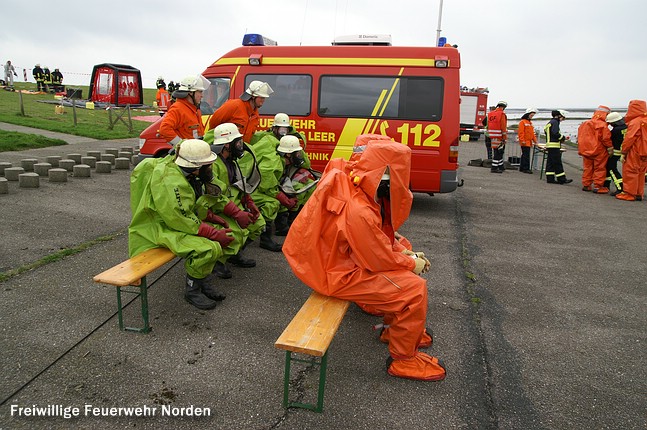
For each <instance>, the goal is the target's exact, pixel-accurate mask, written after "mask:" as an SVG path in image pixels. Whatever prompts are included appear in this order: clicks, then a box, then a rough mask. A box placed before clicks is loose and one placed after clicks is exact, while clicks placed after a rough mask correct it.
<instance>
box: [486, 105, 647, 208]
mask: <svg viewBox="0 0 647 430" xmlns="http://www.w3.org/2000/svg"><path fill="white" fill-rule="evenodd" d="M506 107H507V103H506V102H505V101H500V102H498V103H497V105H496V107H494V108H491V110H490V112H489V113H488V115H487V117H486V120H485V121H484V125H486V126H487V131H486V146H488V156H489V154H490V151H491V154H492V167H491V171H492V173H502V172H503V170H504V167H503V152H504V148H505V144H506V140H507V137H508V133H507V116H506V114H505V112H504V110H505V108H506ZM536 113H537V109H536V108H529V109H526V112H525V113H524V115H523V116H522V117H521V120H520V122H519V129H518V137H519V145H520V146H521V151H522V153H521V159H520V167H519V171H521V172H524V173H532V170H531V169H530V150H531V148H532V146H533V145H537V135H536V133H535V130H534V127H533V125H532V121H531V120H532V118H533V116H534V115H535V114H536ZM567 114H568V113H567V112H566V111H564V110H561V109H560V110H554V111H552V112H551V116H552V118H551V120H550V121H549V122H548V124H546V126H545V127H544V132H545V135H546V146H545V151H546V154H547V161H546V181H547V182H548V183H552V184H568V183H571V182H573V180H572V179H567V178H566V174H565V172H564V167H563V164H562V144H563V143H564V141H565V140H566V137H565V136H564V135H563V134H562V133H561V132H560V128H559V124H560V122H561V121H563V120H565V119H566V115H567ZM577 142H578V154H579V155H580V156H581V157H582V163H583V172H582V190H583V191H591V192H593V193H596V194H607V193H610V194H611V195H613V196H615V197H616V198H617V199H619V200H626V201H635V200H642V199H643V197H644V189H645V180H646V179H647V104H646V102H645V101H644V100H632V101H630V102H629V106H628V108H627V114H626V116H625V117H624V118H623V117H622V115H620V114H619V113H618V112H611V110H610V109H609V108H608V107H607V106H602V105H600V106H598V108H597V109H596V110H595V112H594V113H593V117H592V118H591V119H589V120H586V121H584V122H583V123H582V124H581V125H580V126H579V128H578V138H577ZM490 148H491V149H490ZM618 161H620V162H621V163H622V170H620V169H619V168H618ZM611 184H613V185H614V187H615V190H614V191H613V192H611V190H610V186H611Z"/></svg>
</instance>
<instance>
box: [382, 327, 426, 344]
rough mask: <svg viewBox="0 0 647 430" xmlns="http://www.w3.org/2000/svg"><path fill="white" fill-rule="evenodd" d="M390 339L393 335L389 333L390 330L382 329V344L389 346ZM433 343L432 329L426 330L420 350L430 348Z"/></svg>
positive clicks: (421, 340)
mask: <svg viewBox="0 0 647 430" xmlns="http://www.w3.org/2000/svg"><path fill="white" fill-rule="evenodd" d="M390 339H391V335H390V333H389V329H388V328H384V329H382V333H380V341H381V342H382V343H386V344H388V343H389V340H390ZM433 343H434V335H433V332H432V331H431V330H430V329H425V332H424V333H423V334H422V338H421V339H420V343H419V344H418V348H429V347H430V346H431V345H432V344H433Z"/></svg>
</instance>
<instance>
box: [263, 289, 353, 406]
mask: <svg viewBox="0 0 647 430" xmlns="http://www.w3.org/2000/svg"><path fill="white" fill-rule="evenodd" d="M348 305H349V302H348V301H346V300H340V299H336V298H334V297H327V296H324V295H321V294H319V293H317V292H315V291H313V292H312V294H310V297H309V298H308V300H306V302H305V303H304V304H303V306H302V307H301V309H300V310H299V312H297V314H296V315H295V316H294V318H292V321H291V322H290V324H288V326H287V327H286V328H285V330H283V333H282V334H281V336H280V337H279V338H278V339H277V341H276V342H275V343H274V346H275V347H277V348H279V349H284V350H285V351H286V352H285V379H284V385H283V407H284V408H289V407H297V408H303V409H309V410H313V411H315V412H321V411H322V410H323V398H324V388H325V385H326V366H327V361H328V347H329V346H330V342H332V339H333V337H335V334H336V333H337V329H338V328H339V324H341V321H342V319H344V315H346V310H347V309H348ZM293 354H306V355H310V356H311V357H312V358H309V359H302V358H298V356H293ZM292 361H298V362H302V363H310V364H312V365H314V366H318V367H319V390H318V394H317V404H316V405H315V404H311V403H301V402H290V401H289V390H290V365H291V363H292Z"/></svg>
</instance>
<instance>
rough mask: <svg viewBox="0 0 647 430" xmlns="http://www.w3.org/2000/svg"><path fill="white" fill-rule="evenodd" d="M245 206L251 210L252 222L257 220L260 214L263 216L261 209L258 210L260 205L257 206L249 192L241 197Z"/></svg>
mask: <svg viewBox="0 0 647 430" xmlns="http://www.w3.org/2000/svg"><path fill="white" fill-rule="evenodd" d="M241 201H242V202H243V204H244V205H245V207H246V208H247V209H248V210H249V212H250V213H251V214H252V216H253V218H252V222H256V220H257V219H258V217H259V216H261V211H259V210H258V207H256V203H254V200H252V197H251V196H250V195H249V194H245V195H244V196H243V198H242V199H241Z"/></svg>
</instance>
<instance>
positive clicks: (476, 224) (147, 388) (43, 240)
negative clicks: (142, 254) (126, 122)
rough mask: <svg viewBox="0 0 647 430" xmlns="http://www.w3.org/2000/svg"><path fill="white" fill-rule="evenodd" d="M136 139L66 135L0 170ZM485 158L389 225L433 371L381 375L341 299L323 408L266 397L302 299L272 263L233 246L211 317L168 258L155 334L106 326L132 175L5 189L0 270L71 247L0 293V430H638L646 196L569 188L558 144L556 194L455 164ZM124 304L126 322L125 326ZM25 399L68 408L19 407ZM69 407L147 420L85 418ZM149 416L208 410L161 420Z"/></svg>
mask: <svg viewBox="0 0 647 430" xmlns="http://www.w3.org/2000/svg"><path fill="white" fill-rule="evenodd" d="M7 126H8V125H6V124H4V125H2V124H0V128H4V127H7ZM11 127H12V126H11ZM136 141H137V140H136V139H131V140H128V141H121V142H99V141H88V140H85V141H83V140H81V141H76V143H71V144H70V146H69V147H58V148H48V149H41V150H34V151H24V152H15V153H0V161H12V162H16V161H17V162H18V163H19V160H20V159H21V158H31V157H37V158H39V157H42V158H44V157H45V156H46V155H65V154H67V153H69V152H70V151H72V152H84V151H87V150H97V149H103V148H108V147H117V148H119V147H121V146H122V145H123V146H127V145H135V144H136ZM54 153H56V154H54ZM484 154H485V149H484V148H483V143H482V142H463V143H461V154H460V160H461V166H462V167H461V168H460V176H461V178H463V179H464V180H465V185H464V186H463V187H462V188H459V189H458V190H457V191H456V192H453V193H450V194H442V195H436V196H428V195H423V194H416V195H415V200H414V204H413V209H412V212H411V217H410V219H409V221H408V222H407V223H406V224H405V226H404V227H403V228H402V229H401V232H402V233H403V234H405V235H406V236H407V237H409V238H410V239H411V240H412V242H413V243H414V245H415V247H414V248H415V249H416V250H418V249H420V250H424V251H425V252H426V254H427V255H428V256H431V260H432V270H431V271H430V272H429V273H427V274H425V275H424V276H425V278H426V279H427V281H428V287H429V313H428V320H429V326H430V327H432V328H433V331H434V334H435V337H434V345H433V347H432V348H431V349H430V353H431V354H433V355H436V356H438V357H440V358H442V359H443V360H444V362H445V364H446V366H447V378H446V379H445V380H444V381H442V382H427V383H425V382H417V381H410V380H404V379H398V378H393V377H390V376H389V375H388V374H387V373H386V372H385V360H386V358H387V349H386V347H385V346H384V345H383V344H381V343H380V342H379V340H378V334H377V332H374V331H373V330H372V326H373V325H374V324H377V323H379V322H380V320H379V319H378V318H375V317H371V316H368V315H366V314H363V313H362V312H360V311H359V310H358V309H357V308H356V307H354V306H351V308H350V309H349V312H348V313H347V315H346V317H345V319H344V321H343V322H342V325H341V327H340V330H339V332H338V334H337V336H336V337H335V339H334V341H333V343H332V345H331V349H330V354H329V366H328V380H327V386H326V397H325V404H324V412H323V413H322V414H317V413H313V412H309V411H306V410H296V409H290V410H284V409H283V408H282V406H281V401H282V387H283V368H284V367H283V366H284V354H283V352H282V351H280V350H277V349H275V348H274V345H273V344H274V341H275V340H276V339H277V338H278V336H279V335H280V334H281V332H282V330H283V328H284V327H285V326H286V325H287V323H288V322H289V321H290V320H291V318H292V317H293V316H294V314H295V313H296V311H297V310H298V309H299V307H300V306H301V304H302V303H303V302H304V300H305V299H306V298H307V296H308V294H309V289H308V288H307V287H306V286H305V285H303V284H301V283H300V282H299V281H298V280H297V279H296V277H295V276H294V275H293V274H292V273H291V271H290V269H289V267H288V265H287V263H286V262H285V259H284V258H283V256H282V254H280V253H271V252H268V251H265V250H262V249H260V248H258V246H257V245H256V244H252V245H251V246H250V247H248V249H247V250H246V256H248V257H253V258H255V259H256V261H257V267H256V268H253V269H238V268H234V269H233V272H234V277H233V278H232V279H229V280H219V281H218V282H219V284H220V285H221V287H222V289H223V290H224V291H225V292H226V293H227V299H226V300H225V301H224V302H222V303H221V304H220V305H219V306H218V307H216V309H214V310H212V311H199V310H197V309H195V308H193V307H192V306H191V305H189V304H188V303H186V302H185V301H184V300H183V297H182V293H183V291H182V289H183V277H184V269H183V267H182V263H177V262H173V263H169V265H168V266H167V267H165V268H164V270H160V271H158V272H156V273H155V276H152V277H151V279H149V283H150V284H151V287H150V291H149V301H150V311H151V320H152V326H153V331H152V332H151V333H150V334H148V335H141V334H134V333H126V332H121V331H119V329H118V326H117V320H116V316H115V311H116V300H115V299H116V297H115V296H116V294H115V291H114V288H111V287H107V286H101V285H98V284H95V283H94V282H93V281H92V277H93V276H94V275H95V274H97V273H99V272H101V271H103V270H105V269H107V268H109V267H111V266H113V265H115V264H117V263H119V262H120V261H122V260H124V259H125V258H127V235H126V233H125V232H126V228H127V225H128V223H129V220H130V213H129V205H128V177H129V173H128V172H127V171H113V172H112V173H111V174H104V175H99V174H95V173H94V172H93V173H92V175H93V176H92V178H89V179H82V178H70V180H69V182H67V183H63V184H50V183H48V181H47V180H42V181H41V187H40V188H38V189H20V188H18V186H17V184H16V183H10V184H9V187H10V190H9V194H5V195H0V213H1V214H2V217H1V220H2V224H1V227H0V234H1V235H2V238H3V240H2V241H0V267H1V269H0V270H1V271H5V272H6V271H8V270H10V269H15V268H19V267H24V266H26V265H28V264H30V263H32V262H34V261H37V260H39V259H40V258H42V257H45V256H47V255H49V254H51V253H53V252H55V251H59V250H61V249H64V248H71V247H79V245H81V244H87V245H88V247H87V248H86V249H84V250H82V251H81V252H78V253H76V254H74V255H71V256H68V257H66V258H64V259H61V260H58V261H54V262H51V263H49V264H46V265H43V266H40V267H38V268H35V269H32V270H29V271H26V272H24V273H22V274H20V275H18V276H14V277H12V278H10V279H8V280H7V281H5V282H3V283H1V284H0V303H1V306H2V311H1V312H0V357H1V359H2V365H3V370H4V371H3V372H2V376H1V377H0V378H1V379H0V381H1V383H0V429H20V428H30V429H34V428H38V429H40V428H43V429H45V428H47V429H51V428H55V429H58V428H60V429H67V428H88V429H90V428H92V429H97V428H106V429H107V428H110V429H112V428H132V427H136V428H145V429H149V428H150V429H160V428H173V429H188V428H218V429H270V428H281V429H319V428H322V429H323V428H331V429H381V428H393V429H414V428H415V429H422V428H434V429H456V428H465V429H645V427H646V426H647V414H646V411H647V397H646V396H645V393H647V370H646V369H647V358H646V357H647V354H646V352H647V350H646V347H645V343H646V342H647V336H646V330H645V327H647V312H646V311H645V310H646V308H647V307H646V304H647V300H646V287H647V286H646V284H647V282H646V281H645V265H646V263H645V261H646V260H645V249H646V248H645V233H644V230H645V226H646V225H647V224H646V223H645V218H646V216H645V214H646V213H647V212H646V211H647V202H645V201H643V202H622V201H618V200H616V199H614V198H612V197H610V196H608V195H595V194H591V193H585V192H582V191H581V190H580V188H581V185H580V184H579V179H580V174H581V171H580V169H579V166H580V165H581V162H580V160H579V158H578V156H577V153H576V151H573V150H569V151H568V152H566V153H565V154H564V160H565V161H566V163H567V164H566V172H567V175H568V176H569V177H572V178H573V179H574V180H575V181H574V182H573V183H572V184H570V185H551V184H547V183H546V182H545V181H542V180H540V179H539V173H538V172H535V174H533V175H527V174H523V173H519V172H518V171H513V170H507V171H506V172H505V173H504V174H502V175H493V174H490V173H489V169H486V168H481V167H470V166H467V162H468V161H469V160H471V159H475V158H479V157H482V156H484ZM100 237H105V240H103V241H96V243H94V242H93V241H95V240H96V239H97V238H100ZM136 311H137V306H136V303H133V304H132V305H130V306H129V307H128V309H127V311H126V318H127V319H128V321H130V322H131V323H133V324H134V323H135V322H136V320H135V314H136ZM292 386H293V389H294V395H295V396H299V397H300V398H301V400H305V401H308V400H313V399H314V393H315V389H316V372H315V371H314V370H313V369H309V368H308V369H306V368H304V367H300V368H298V369H297V372H296V373H294V374H293V377H292ZM12 405H14V406H13V407H14V413H13V416H12ZM34 405H36V406H37V407H42V408H47V407H50V415H52V414H53V415H57V411H61V410H63V409H64V408H68V409H70V408H79V414H80V416H79V417H73V418H69V419H66V418H64V417H61V416H59V417H51V416H50V417H26V416H17V414H16V412H15V408H17V407H22V408H34ZM86 405H91V406H89V407H90V408H92V407H96V408H111V407H112V408H128V407H142V408H144V407H147V408H148V409H147V411H148V415H149V416H144V417H127V416H101V412H102V409H97V410H96V411H93V410H92V409H89V412H88V413H87V414H86V410H85V408H86ZM163 407H166V408H169V407H171V408H176V409H171V411H176V412H178V413H180V412H181V409H179V408H190V407H193V408H201V410H205V408H206V409H208V410H209V411H210V413H211V415H210V416H206V417H195V416H193V417H192V416H189V412H190V409H189V410H187V409H185V410H184V414H183V415H180V416H161V415H162V413H163V410H162V408H163ZM153 408H155V415H154V416H150V414H152V412H151V411H152V410H153ZM104 411H105V413H109V412H110V411H109V410H107V409H106V410H104ZM194 411H195V409H194ZM94 412H96V413H94ZM58 415H60V414H58Z"/></svg>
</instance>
